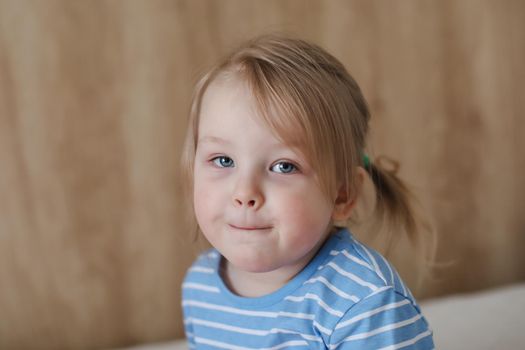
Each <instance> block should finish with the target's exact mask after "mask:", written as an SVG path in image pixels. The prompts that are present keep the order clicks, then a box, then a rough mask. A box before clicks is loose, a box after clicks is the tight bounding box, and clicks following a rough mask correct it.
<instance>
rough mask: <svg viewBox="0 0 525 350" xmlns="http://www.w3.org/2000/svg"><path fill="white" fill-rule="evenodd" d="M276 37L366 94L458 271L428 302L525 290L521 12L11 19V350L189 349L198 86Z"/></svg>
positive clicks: (441, 7)
mask: <svg viewBox="0 0 525 350" xmlns="http://www.w3.org/2000/svg"><path fill="white" fill-rule="evenodd" d="M273 31H285V32H289V33H293V34H296V35H300V36H302V37H304V38H306V39H309V40H312V41H315V42H317V43H319V44H320V45H322V46H324V47H325V48H327V49H328V50H329V51H330V52H332V53H333V54H334V55H335V56H337V57H338V58H339V59H341V60H342V61H343V62H344V63H345V65H346V66H347V67H348V69H349V70H350V71H351V73H352V74H353V75H354V76H355V78H356V79H357V81H358V82H359V83H360V85H361V87H362V88H363V90H364V92H365V95H366V96H367V98H368V101H369V103H370V106H371V109H372V113H373V122H372V129H373V131H372V135H371V139H370V149H371V150H372V154H373V155H377V154H383V153H386V154H388V155H390V156H392V157H394V158H397V159H398V160H400V161H401V163H402V169H401V175H402V176H403V177H404V178H405V179H407V181H409V182H410V183H411V184H412V185H413V187H414V188H415V191H416V192H417V194H418V196H419V197H420V198H421V202H422V203H423V205H424V206H425V207H426V208H427V211H428V213H429V214H430V215H431V217H432V219H433V220H434V222H435V225H436V230H437V232H438V235H439V239H440V245H439V250H438V258H439V261H441V262H446V263H447V265H446V266H442V267H441V268H440V269H439V270H438V271H437V274H436V279H434V280H433V281H431V282H429V283H427V284H426V285H425V288H424V289H423V290H422V291H421V292H420V293H419V294H420V296H421V297H425V296H426V297H429V296H437V295H443V294H447V293H453V292H463V291H471V290H476V289H481V288H488V287H492V286H496V285H500V284H505V283H511V282H514V281H519V280H525V255H524V254H523V251H524V249H525V215H524V214H525V212H524V203H525V181H524V173H525V151H524V150H525V137H523V133H524V132H525V118H524V112H523V111H524V110H525V102H524V100H525V99H524V83H523V82H524V81H525V69H524V64H523V62H525V34H524V33H525V3H524V2H523V1H511V0H502V1H490V0H465V1H453V0H449V1H420V0H405V1H397V2H392V1H379V0H378V1H335V0H332V1H302V0H297V1H292V0H290V1H287V0H285V1H277V0H272V1H244V0H226V1H213V0H209V1H203V0H193V1H190V0H188V1H168V0H166V1H164V0H147V1H146V0H144V1H139V0H129V1H118V0H100V1H67V0H48V1H36V0H35V1H29V0H0V348H1V349H53V350H56V349H104V348H111V347H118V346H124V345H128V344H133V343H138V342H144V341H155V340H166V339H170V338H173V337H178V336H182V326H181V315H180V307H179V297H180V293H179V285H180V282H181V279H182V277H183V274H184V270H185V268H186V267H187V266H188V264H189V263H190V261H191V260H192V258H193V255H194V254H195V253H196V252H197V251H198V245H196V244H194V243H192V233H191V232H188V230H187V228H188V226H187V224H185V221H184V214H183V213H184V210H183V206H184V204H183V202H182V200H181V193H182V184H181V183H180V177H179V173H178V171H179V165H178V158H179V154H180V149H181V144H182V140H183V134H184V128H185V124H186V112H187V110H188V104H189V98H190V94H191V90H192V85H193V84H194V83H195V81H196V79H197V77H198V76H199V74H201V73H202V72H203V70H204V69H205V68H206V67H208V66H209V65H210V64H211V63H213V62H214V61H215V60H217V58H218V57H219V56H220V55H222V54H224V53H226V52H228V51H229V50H230V49H231V48H233V47H235V46H236V45H237V44H238V43H240V42H241V41H243V40H245V39H247V38H250V37H252V36H253V35H256V34H260V33H264V32H273ZM404 266H405V267H406V261H405V265H404ZM401 270H402V273H404V274H405V277H406V278H407V279H409V280H410V270H407V269H405V268H402V269H401Z"/></svg>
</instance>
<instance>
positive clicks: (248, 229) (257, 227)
mask: <svg viewBox="0 0 525 350" xmlns="http://www.w3.org/2000/svg"><path fill="white" fill-rule="evenodd" d="M230 226H231V227H233V228H236V229H238V230H246V231H255V230H267V229H270V228H271V226H237V225H232V224H230Z"/></svg>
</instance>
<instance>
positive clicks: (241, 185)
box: [232, 177, 264, 210]
mask: <svg viewBox="0 0 525 350" xmlns="http://www.w3.org/2000/svg"><path fill="white" fill-rule="evenodd" d="M232 199H233V205H234V206H235V207H237V208H243V207H244V208H246V209H251V210H258V209H259V208H260V207H261V206H262V205H263V204H264V195H263V193H262V191H261V188H260V184H259V183H258V181H257V179H254V178H249V177H246V178H242V179H239V181H237V184H236V186H235V190H234V192H233V198H232Z"/></svg>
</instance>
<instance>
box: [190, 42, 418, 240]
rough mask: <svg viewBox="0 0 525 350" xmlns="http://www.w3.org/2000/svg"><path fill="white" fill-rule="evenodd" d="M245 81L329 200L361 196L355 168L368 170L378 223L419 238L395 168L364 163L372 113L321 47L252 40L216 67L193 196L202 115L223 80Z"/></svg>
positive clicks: (195, 105) (202, 87)
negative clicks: (312, 171) (341, 192)
mask: <svg viewBox="0 0 525 350" xmlns="http://www.w3.org/2000/svg"><path fill="white" fill-rule="evenodd" d="M228 75H233V76H235V77H238V78H240V79H242V81H243V82H245V83H246V85H247V87H248V88H249V89H250V91H251V93H252V94H253V96H254V98H255V101H256V105H257V108H258V112H259V115H260V116H261V117H262V119H263V120H264V121H265V122H266V124H267V125H268V126H269V127H270V128H271V129H272V130H273V131H274V132H275V134H276V135H277V137H279V138H280V139H281V140H282V141H283V142H285V143H286V144H289V145H291V146H294V147H297V148H298V149H300V150H301V152H302V153H303V155H304V156H305V157H306V159H307V160H308V161H309V163H310V165H311V166H312V167H313V168H314V169H315V170H316V173H317V174H318V180H319V184H320V186H321V187H322V188H323V190H324V191H325V193H326V194H327V195H330V194H333V193H335V192H337V190H338V188H340V187H341V186H342V188H343V189H345V190H346V192H347V195H348V196H353V195H355V194H356V192H357V190H358V189H357V187H356V186H357V184H356V176H355V175H356V174H355V171H356V167H357V166H361V167H363V168H365V169H366V170H367V172H368V174H369V175H370V178H371V179H372V181H373V183H374V186H375V189H376V199H377V200H376V207H375V213H376V215H377V217H378V219H379V221H380V222H382V223H383V222H384V223H388V224H389V226H392V227H396V228H399V229H401V230H403V231H404V232H406V233H407V234H408V237H409V238H410V239H411V240H415V239H416V237H417V232H416V231H417V225H416V216H415V214H414V210H413V209H412V204H411V194H410V192H409V190H408V189H407V187H406V186H405V184H404V183H403V182H402V181H401V180H400V179H399V178H398V177H397V175H396V172H397V163H395V165H396V166H395V167H394V169H390V170H387V169H385V168H384V167H382V166H381V162H379V161H377V162H375V161H372V162H370V163H368V164H365V163H364V162H363V154H364V148H365V141H366V136H367V133H368V123H369V120H370V112H369V109H368V106H367V103H366V101H365V99H364V97H363V94H362V92H361V89H360V88H359V86H358V85H357V83H356V82H355V80H354V79H353V78H352V76H351V75H350V74H349V73H348V71H347V70H346V69H345V67H344V66H343V64H342V63H341V62H339V61H338V60H337V59H336V58H335V57H333V56H332V55H330V54H329V53H327V52H326V51H325V50H324V49H322V48H321V47H319V46H317V45H314V44H311V43H309V42H306V41H304V40H300V39H296V38H291V37H287V36H282V35H264V36H260V37H257V38H255V39H253V40H250V41H248V42H246V43H245V44H243V45H242V46H240V47H239V48H238V49H236V50H235V51H233V53H231V54H230V55H229V56H227V57H226V58H224V59H223V60H222V61H221V62H219V63H218V64H217V65H215V66H214V67H213V68H212V69H211V70H209V71H208V73H207V74H205V75H204V77H203V78H202V79H201V80H200V81H199V82H198V84H197V85H196V89H195V92H194V95H193V99H192V104H191V110H190V120H189V127H188V132H187V136H186V141H185V145H184V151H183V158H182V160H183V169H184V171H185V180H186V182H187V183H188V184H190V186H187V188H188V189H189V190H190V191H191V190H192V187H193V186H192V177H193V161H194V156H195V151H196V147H197V140H198V126H199V112H200V106H201V102H202V99H203V96H204V93H205V92H206V90H207V88H208V86H209V85H210V84H211V83H212V82H213V81H214V80H216V79H217V78H218V77H222V76H228Z"/></svg>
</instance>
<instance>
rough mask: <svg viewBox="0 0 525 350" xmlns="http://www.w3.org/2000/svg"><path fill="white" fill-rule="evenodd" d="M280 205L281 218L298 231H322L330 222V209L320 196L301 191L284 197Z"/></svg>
mask: <svg viewBox="0 0 525 350" xmlns="http://www.w3.org/2000/svg"><path fill="white" fill-rule="evenodd" d="M306 193H309V195H305V194H306ZM281 203H282V206H281V208H280V210H281V214H282V217H283V218H286V220H287V221H288V224H289V225H292V226H293V227H296V228H297V229H298V230H303V229H307V230H312V229H313V230H316V229H321V230H324V228H325V226H326V225H328V223H329V222H330V217H331V209H330V206H329V203H327V202H326V200H325V199H324V197H323V196H322V195H321V194H317V193H315V192H314V193H312V192H309V191H302V192H299V193H295V194H291V195H288V196H286V197H285V198H283V199H282V201H281Z"/></svg>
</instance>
